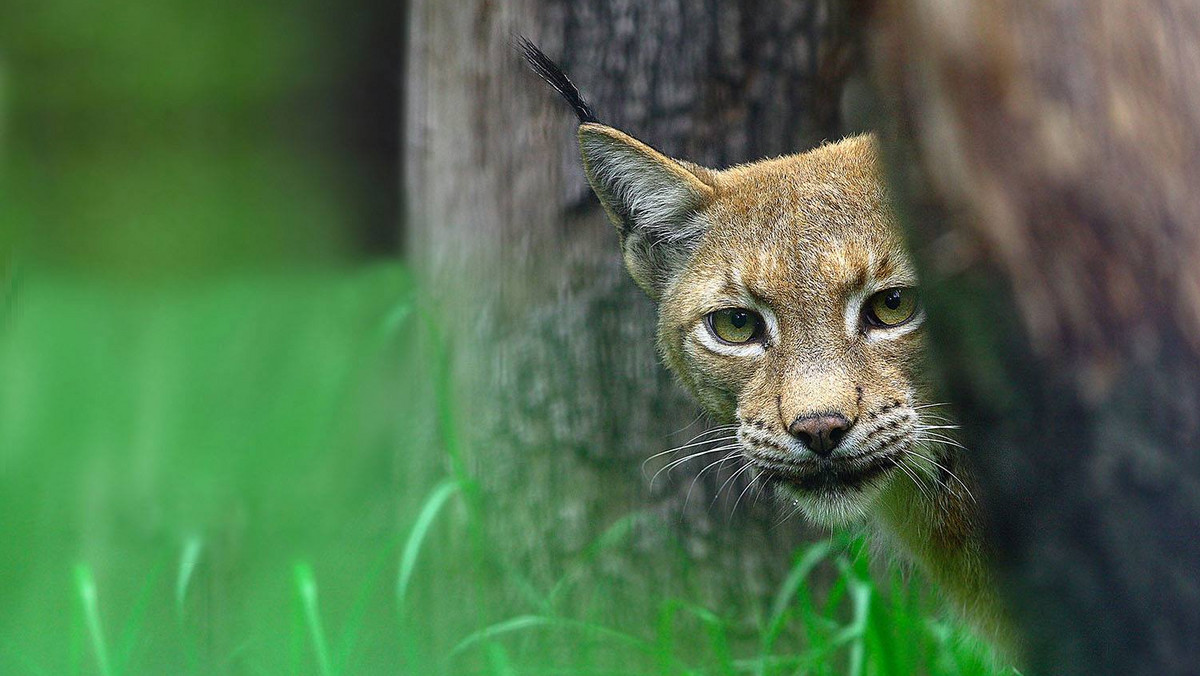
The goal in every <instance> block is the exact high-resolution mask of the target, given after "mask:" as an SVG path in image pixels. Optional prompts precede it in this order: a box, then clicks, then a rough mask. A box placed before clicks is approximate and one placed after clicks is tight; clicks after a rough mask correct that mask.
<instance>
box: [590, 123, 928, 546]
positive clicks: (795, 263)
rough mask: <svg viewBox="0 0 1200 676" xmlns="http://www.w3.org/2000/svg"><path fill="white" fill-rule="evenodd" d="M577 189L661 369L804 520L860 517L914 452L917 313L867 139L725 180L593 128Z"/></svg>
mask: <svg viewBox="0 0 1200 676" xmlns="http://www.w3.org/2000/svg"><path fill="white" fill-rule="evenodd" d="M579 139H580V144H581V149H582V154H583V161H584V167H585V169H586V172H587V176H588V179H589V181H590V182H591V185H592V187H593V189H594V190H595V192H596V194H597V195H598V196H599V197H600V201H601V202H602V204H603V205H604V208H605V210H606V211H607V212H608V215H609V217H610V219H611V220H612V221H613V223H614V224H615V225H616V226H617V230H618V232H619V234H620V238H621V246H622V249H623V253H624V258H625V263H626V266H627V268H628V270H629V273H630V274H631V275H632V276H633V279H634V280H635V281H636V282H637V283H638V284H639V285H640V286H641V287H642V288H643V289H644V290H645V291H646V292H647V293H648V294H649V295H650V296H651V297H652V298H653V299H654V300H655V301H656V302H657V304H658V311H659V315H658V344H659V349H660V351H661V353H662V355H663V358H664V361H665V362H666V364H667V365H668V366H669V367H670V368H671V369H672V370H673V371H674V372H675V373H676V374H677V375H678V377H679V379H680V380H681V381H682V382H683V383H684V385H686V387H687V388H688V389H689V390H691V392H692V393H693V394H694V395H695V396H696V398H697V399H698V400H699V401H700V402H702V404H703V405H704V406H705V407H706V408H707V409H708V410H709V411H710V412H712V413H713V414H715V415H716V416H717V417H718V418H721V419H723V420H725V421H727V422H736V423H737V425H738V428H737V429H738V431H737V438H738V441H739V442H740V445H741V451H742V453H743V454H744V455H745V457H746V458H747V459H748V460H749V462H750V463H751V464H752V465H753V466H754V468H755V469H756V470H757V472H758V473H759V478H760V479H761V480H762V481H763V482H765V483H767V484H770V485H773V486H775V487H776V488H777V489H780V490H781V491H782V492H783V494H784V495H786V496H788V497H789V498H791V499H793V500H795V501H796V502H797V503H798V504H799V506H800V507H801V508H802V509H803V510H804V512H805V513H806V514H807V515H808V516H809V518H811V519H814V520H816V521H819V522H822V523H827V524H836V523H842V522H845V521H849V520H853V519H856V518H858V517H860V516H863V515H865V514H866V513H868V512H869V510H870V509H871V507H872V506H873V504H874V503H875V501H876V499H877V498H878V496H879V495H880V493H881V491H882V490H883V489H884V487H885V486H887V485H888V483H889V481H891V480H893V479H894V478H895V476H896V475H897V474H899V473H901V472H906V471H907V472H922V473H929V472H931V471H933V470H932V469H931V467H929V466H927V465H923V464H922V463H926V462H933V461H932V459H928V460H927V459H926V458H924V457H922V455H919V454H918V453H920V452H919V451H916V450H914V447H915V444H916V443H917V441H918V439H919V438H920V432H921V431H922V426H921V425H920V424H919V416H918V409H919V406H920V404H919V399H918V396H919V392H920V390H921V387H920V384H919V381H920V378H919V376H920V373H921V359H920V356H921V354H922V349H921V337H920V328H921V323H922V320H923V319H924V313H923V310H922V308H921V303H920V299H919V296H918V293H917V289H916V286H917V278H916V275H915V274H914V271H913V267H912V265H911V263H910V261H909V257H908V255H907V253H906V252H905V249H904V246H903V244H902V242H901V239H900V236H899V232H898V229H897V226H896V222H895V218H894V216H893V212H892V209H891V207H890V205H889V203H888V197H887V194H886V191H885V189H884V185H883V183H882V181H881V179H880V175H879V159H878V152H877V150H876V146H875V142H874V139H873V138H871V137H869V136H859V137H855V138H850V139H847V140H844V141H841V142H840V143H834V144H829V145H825V146H822V147H820V148H817V149H815V150H812V151H810V152H808V153H805V154H801V155H795V156H789V157H782V158H778V159H772V160H765V161H761V162H756V163H753V164H748V165H744V166H739V167H735V168H732V169H729V170H725V171H714V170H708V169H703V168H700V167H697V166H694V165H691V164H688V163H685V162H680V161H676V160H673V159H670V158H668V157H666V156H664V155H662V154H661V153H658V152H657V151H655V150H654V149H652V148H650V147H649V146H647V145H645V144H643V143H641V142H639V141H637V140H636V139H634V138H632V137H630V136H628V135H626V134H624V133H622V132H620V131H617V130H616V129H612V128H610V127H606V126H603V125H600V124H596V123H592V122H589V123H585V124H583V125H582V126H581V127H580V130H579Z"/></svg>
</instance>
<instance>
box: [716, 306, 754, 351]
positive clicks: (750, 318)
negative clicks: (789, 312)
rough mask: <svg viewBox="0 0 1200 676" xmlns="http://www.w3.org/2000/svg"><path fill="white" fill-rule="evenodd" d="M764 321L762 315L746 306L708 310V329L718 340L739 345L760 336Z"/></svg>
mask: <svg viewBox="0 0 1200 676" xmlns="http://www.w3.org/2000/svg"><path fill="white" fill-rule="evenodd" d="M763 327H764V322H763V318H762V315H760V314H758V313H757V312H755V311H754V310H747V309H746V308H740V307H735V308H726V309H724V310H717V311H716V312H710V313H709V315H708V329H709V331H712V334H713V335H714V336H716V337H717V339H718V340H720V341H721V342H724V343H729V344H731V345H741V344H744V343H749V342H752V341H755V340H759V339H761V338H762V334H763Z"/></svg>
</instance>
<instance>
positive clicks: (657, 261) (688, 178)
mask: <svg viewBox="0 0 1200 676" xmlns="http://www.w3.org/2000/svg"><path fill="white" fill-rule="evenodd" d="M579 147H580V151H581V153H582V155H583V167H584V170H585V171H586V172H587V177H588V181H589V182H590V183H591V184H592V190H594V191H595V192H596V196H597V197H599V198H600V203H601V204H602V205H604V209H605V211H607V212H608V217H609V219H611V220H612V222H613V224H614V225H616V226H617V231H618V232H619V233H620V235H621V247H622V249H623V252H624V255H625V267H626V268H627V269H628V270H629V274H630V275H631V276H632V277H633V281H635V282H637V283H638V286H640V287H642V289H644V290H645V291H646V293H648V294H649V295H650V297H651V298H653V299H655V300H658V298H659V296H660V295H661V294H662V291H663V287H664V286H665V285H666V284H667V282H668V281H669V280H670V279H671V278H672V277H673V276H674V275H675V273H677V272H678V271H679V270H680V269H681V268H682V267H683V265H684V263H685V262H686V261H687V259H688V256H690V255H691V253H692V251H693V250H694V249H695V247H696V245H697V244H698V243H699V241H700V237H701V236H702V235H703V234H704V232H705V230H706V229H707V227H708V226H707V224H706V223H705V222H704V221H703V219H701V218H699V217H698V215H697V212H698V211H699V209H701V208H702V207H703V206H704V205H705V204H707V203H708V202H709V200H711V199H712V197H713V195H714V193H715V190H714V189H713V187H712V185H710V184H709V183H707V182H705V180H703V179H702V178H701V172H704V170H702V169H699V168H698V167H694V168H689V167H691V165H684V164H683V163H681V162H678V161H676V160H673V159H671V158H669V157H667V156H666V155H663V154H662V153H660V152H658V151H657V150H655V149H653V148H651V147H650V146H648V145H646V144H645V143H642V142H641V141H639V140H637V139H635V138H633V137H632V136H629V135H628V134H625V133H623V132H620V131H617V130H616V129H613V128H612V127H607V126H604V125H602V124H595V123H588V124H584V125H582V126H580V127H579ZM704 173H706V172H704Z"/></svg>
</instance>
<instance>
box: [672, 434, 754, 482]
mask: <svg viewBox="0 0 1200 676" xmlns="http://www.w3.org/2000/svg"><path fill="white" fill-rule="evenodd" d="M726 441H732V439H727V440H726ZM714 443H715V442H714ZM737 447H738V444H736V443H734V444H726V445H724V446H718V447H716V448H708V449H705V450H703V451H696V452H695V453H689V454H687V455H685V456H684V457H682V458H676V459H675V460H672V461H671V462H668V463H667V464H665V465H663V466H662V467H660V468H658V471H657V472H655V473H654V476H652V477H650V485H651V486H654V481H655V480H656V479H658V475H660V474H662V473H663V472H670V471H671V469H672V468H674V467H678V466H679V465H682V464H683V463H685V462H687V461H689V460H692V459H693V458H699V457H701V456H704V455H710V454H712V453H720V452H721V451H728V450H730V449H736V448H737ZM717 462H720V461H719V460H718V461H717Z"/></svg>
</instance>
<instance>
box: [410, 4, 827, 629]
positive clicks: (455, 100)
mask: <svg viewBox="0 0 1200 676" xmlns="http://www.w3.org/2000/svg"><path fill="white" fill-rule="evenodd" d="M832 4H833V3H829V2H824V1H812V2H805V1H800V0H792V1H789V0H771V1H770V2H765V3H763V2H759V3H751V2H749V1H748V0H747V1H745V2H739V3H721V2H716V1H715V0H709V1H705V2H683V3H660V2H652V1H650V0H638V1H629V2H621V3H608V2H600V1H598V0H596V1H592V0H588V1H586V2H569V1H567V0H524V1H522V2H504V3H496V2H492V1H490V0H470V1H464V2H455V3H446V2H435V1H433V0H427V1H420V2H414V3H413V11H412V15H411V24H410V25H411V33H410V46H411V50H410V52H409V56H408V61H409V69H408V73H407V94H406V96H407V111H406V114H407V120H406V125H405V126H406V131H405V138H406V141H407V143H406V148H405V170H404V173H405V175H406V177H407V182H406V192H407V195H408V197H407V201H408V202H409V214H408V223H409V232H408V242H407V247H408V251H409V254H410V258H411V260H413V261H414V264H415V265H416V266H417V268H418V272H419V275H420V278H421V279H422V281H423V283H424V285H425V290H426V293H427V294H428V296H429V297H430V298H431V306H433V307H436V308H438V315H439V317H440V321H441V322H442V323H443V325H444V326H445V328H446V331H447V333H448V335H450V336H451V343H452V349H453V350H454V354H455V357H454V371H455V384H456V386H457V388H458V391H459V392H460V397H459V404H460V409H461V410H463V411H464V413H465V418H466V424H465V429H464V430H463V433H464V436H465V439H466V440H467V444H466V445H467V449H468V450H467V455H468V465H469V466H470V468H471V470H472V471H473V472H474V473H475V475H476V476H478V477H480V479H481V481H482V483H483V490H484V493H485V494H486V495H487V502H488V504H490V505H493V506H495V508H496V514H495V515H494V516H493V517H492V522H491V523H490V524H489V532H490V533H491V535H492V536H493V537H495V538H497V540H498V541H501V542H505V543H506V544H507V546H508V549H509V552H508V553H509V555H510V558H511V561H512V563H514V565H517V566H519V567H520V568H521V569H523V570H525V571H526V572H527V574H528V575H529V577H530V579H531V581H532V582H533V584H534V585H535V586H539V587H543V586H548V585H550V584H551V583H552V582H553V580H555V579H556V578H557V576H558V575H560V574H561V573H562V565H563V562H564V561H566V560H568V559H570V558H571V557H572V556H575V555H577V554H578V553H579V552H581V551H582V550H583V549H584V548H585V547H586V546H587V545H588V544H589V543H591V542H592V541H593V540H594V539H595V538H596V537H597V536H599V535H600V534H601V533H602V532H603V531H604V529H605V528H607V527H609V526H611V525H612V524H613V523H614V522H616V521H617V520H618V519H620V518H621V517H623V516H625V515H628V514H630V513H633V512H643V513H645V514H647V515H648V516H647V517H646V519H645V521H644V522H643V523H645V524H647V527H644V528H642V529H639V531H638V537H636V538H635V539H634V542H635V544H634V546H633V547H631V548H629V549H628V550H622V551H618V552H615V553H614V554H613V561H612V565H611V566H610V567H611V568H612V569H613V570H616V571H618V573H617V574H618V575H623V576H626V577H628V578H629V579H630V580H631V581H636V584H634V582H631V583H630V584H631V587H630V589H629V590H628V591H626V592H625V593H626V594H627V595H629V596H634V595H636V594H637V591H636V590H637V589H643V590H644V589H649V588H654V589H656V590H659V591H660V592H662V591H665V590H670V589H679V588H680V586H681V585H688V586H690V587H692V588H693V589H694V590H699V594H698V595H693V596H691V598H696V599H697V600H702V601H707V602H709V603H711V604H712V607H719V608H722V609H727V610H729V611H730V612H736V611H737V609H747V610H748V609H751V608H754V607H756V606H757V605H758V603H759V602H760V601H761V600H762V599H764V598H765V597H766V595H767V594H769V593H770V592H771V591H772V590H773V589H774V588H775V587H776V586H777V584H778V583H779V581H781V580H782V578H783V576H784V575H786V572H787V570H788V568H789V562H790V556H791V554H792V552H793V551H794V547H795V545H797V544H798V543H799V542H801V541H802V539H803V538H804V537H805V536H806V535H807V533H806V532H805V529H804V528H803V527H802V526H801V525H800V524H799V523H798V522H795V521H793V522H791V523H789V524H787V525H785V526H783V527H779V528H772V525H773V524H774V522H775V521H776V520H777V517H778V514H777V513H776V511H775V510H774V509H773V508H771V507H769V506H767V505H765V504H762V505H755V504H748V502H749V501H748V500H743V501H742V504H741V505H740V506H739V507H738V509H737V510H736V511H733V506H734V503H735V501H736V498H737V497H738V495H739V494H740V492H741V489H742V487H743V484H741V483H738V482H733V483H732V484H730V485H726V486H725V490H724V492H723V493H722V494H721V495H722V497H721V499H719V500H717V504H716V505H715V506H710V505H711V504H712V502H713V500H714V496H715V494H716V493H717V491H718V489H719V488H720V486H721V484H722V482H724V481H725V480H726V479H727V478H729V476H730V473H731V472H730V470H732V469H734V465H733V463H731V464H730V465H729V466H727V467H725V468H724V470H725V471H716V472H711V473H709V474H706V475H705V476H704V477H703V478H701V479H700V481H698V482H696V483H695V486H694V488H692V479H693V477H694V476H695V473H696V471H697V470H699V469H700V468H701V467H703V466H704V465H705V464H707V462H702V461H703V460H704V459H705V458H710V457H711V456H705V458H701V459H700V460H697V461H695V462H693V463H690V464H688V465H687V466H685V467H681V468H680V471H678V472H674V473H672V474H671V475H670V476H669V478H668V479H667V480H666V481H664V480H663V479H662V478H661V477H660V479H659V480H658V482H656V483H655V485H654V486H653V487H650V486H649V484H648V481H647V479H646V477H645V476H644V475H643V474H642V471H641V467H642V461H643V460H644V459H646V458H647V457H648V456H650V455H651V454H653V453H655V452H657V451H660V450H663V449H665V448H667V447H668V446H670V445H673V443H674V444H678V443H682V442H683V441H684V440H686V439H688V438H689V437H691V436H692V435H693V434H695V433H697V432H699V431H700V430H701V429H703V424H696V425H693V426H691V427H688V425H689V423H691V422H693V421H695V419H696V417H697V415H698V413H699V410H698V408H697V407H696V406H695V405H694V404H692V403H691V402H689V401H688V400H687V398H686V397H685V395H684V394H683V392H682V390H681V389H680V388H679V387H678V386H676V385H675V384H674V383H672V382H671V380H670V378H669V376H668V375H667V373H666V372H665V370H664V369H663V368H662V367H661V366H660V365H659V364H658V360H657V356H656V354H655V349H654V339H653V330H654V321H655V316H654V309H653V307H652V305H651V303H650V302H649V301H648V300H647V299H645V298H644V297H643V295H642V294H641V292H640V291H639V290H638V289H637V288H636V287H635V286H634V284H633V283H632V281H630V280H629V279H628V277H627V275H626V274H625V272H624V270H623V269H622V267H621V262H620V256H619V253H618V245H617V238H616V234H615V232H613V229H612V226H611V225H610V224H609V223H608V222H607V221H606V220H605V218H604V215H603V213H602V212H601V209H600V208H599V205H598V204H597V203H596V202H595V200H594V199H593V198H592V197H591V196H590V193H588V192H587V189H586V183H585V181H584V178H583V174H582V171H581V169H580V166H579V158H578V151H577V148H576V145H575V144H576V142H575V123H574V118H573V116H572V115H571V113H570V111H569V110H567V109H566V107H565V106H564V105H563V104H562V102H561V101H559V100H558V99H557V97H556V96H555V95H554V94H553V92H551V91H550V90H549V89H548V88H546V87H545V86H544V85H543V84H542V83H541V82H540V81H539V80H538V79H537V78H536V76H534V75H533V74H531V73H529V72H527V71H526V70H525V68H524V66H523V64H522V63H521V61H520V60H519V58H518V56H517V54H516V53H515V50H514V49H513V48H512V45H511V38H512V35H513V34H514V33H518V32H519V33H522V34H525V35H528V36H529V37H530V38H532V39H534V40H535V41H537V42H538V43H539V44H540V45H541V46H542V47H543V48H544V49H545V50H546V51H547V52H548V53H549V54H551V55H553V56H554V57H555V58H557V59H559V60H560V62H561V64H562V65H563V66H564V67H565V68H566V69H567V71H568V72H569V73H570V74H571V76H572V77H573V79H574V80H575V81H576V83H577V84H579V85H580V86H581V87H582V88H583V90H584V92H585V94H586V95H587V96H588V97H589V98H590V100H591V102H592V103H593V106H594V108H595V109H596V111H597V113H598V114H599V115H600V116H601V118H602V120H603V121H604V122H606V123H608V124H612V125H614V126H617V127H620V128H622V129H625V130H627V131H629V132H630V133H632V134H634V135H636V136H639V137H640V138H642V139H644V140H645V141H647V142H649V143H651V144H654V145H656V146H657V147H659V148H660V149H661V150H663V151H664V152H667V153H670V154H673V155H676V156H680V157H684V158H687V159H691V160H694V161H697V162H701V163H707V164H714V165H723V164H728V163H732V162H739V161H747V160H752V159H755V158H757V157H759V156H763V155H775V154H781V153H785V152H790V151H797V150H803V149H805V148H807V147H809V146H811V145H814V144H815V143H817V142H820V141H821V140H823V139H827V138H828V139H832V138H835V137H838V136H840V133H841V131H842V130H841V129H840V128H839V110H838V106H839V103H840V93H841V89H842V85H843V83H844V81H845V79H846V77H847V74H848V73H847V69H846V64H847V63H849V60H848V56H847V55H848V50H849V49H850V46H849V45H850V43H849V42H848V41H847V39H846V37H847V35H848V33H847V28H846V26H845V24H844V23H843V22H842V21H840V20H839V18H838V17H837V16H836V15H835V13H833V12H832V11H831V9H830V7H831V5H832ZM685 428H686V429H685ZM677 430H682V431H680V432H676V431H677ZM673 433H675V434H673ZM655 466H657V465H652V466H651V467H652V468H653V467H655ZM689 489H690V492H691V495H690V500H689V499H687V498H686V496H687V494H688V493H689ZM685 503H686V505H685ZM731 511H732V514H731ZM679 543H681V544H682V545H683V546H684V547H686V549H687V552H688V556H687V557H685V558H686V560H687V561H689V562H690V563H689V566H688V569H687V570H686V571H681V570H680V569H679V568H678V567H677V566H674V565H670V564H669V563H668V559H669V561H674V562H675V563H676V564H677V563H679V561H680V558H679V557H678V556H676V555H675V554H673V553H672V554H668V555H664V554H663V553H662V552H664V551H673V549H671V548H672V547H675V546H676V544H679ZM655 552H658V554H655ZM655 556H657V557H658V558H655ZM664 556H665V557H666V558H665V559H664ZM639 585H640V586H639ZM697 596H699V597H700V598H697ZM657 598H663V595H662V594H661V593H660V594H659V595H658V596H657ZM628 600H629V599H628V598H625V599H620V600H618V601H617V602H627V601H628Z"/></svg>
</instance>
